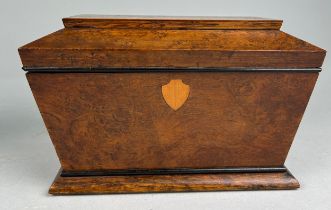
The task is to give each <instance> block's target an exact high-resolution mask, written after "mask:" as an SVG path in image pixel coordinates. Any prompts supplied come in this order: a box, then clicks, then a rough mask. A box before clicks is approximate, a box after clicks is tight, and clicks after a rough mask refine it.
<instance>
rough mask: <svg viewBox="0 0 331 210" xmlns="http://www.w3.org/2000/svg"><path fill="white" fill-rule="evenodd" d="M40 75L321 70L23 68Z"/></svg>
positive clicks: (310, 69)
mask: <svg viewBox="0 0 331 210" xmlns="http://www.w3.org/2000/svg"><path fill="white" fill-rule="evenodd" d="M22 69H23V70H24V71H27V72H38V73H43V72H44V73H135V72H136V73H137V72H139V73H151V72H158V73H160V72H320V71H321V70H322V69H321V68H279V69H277V68H170V67H169V68H71V67H63V68H57V67H42V68H40V67H23V68H22Z"/></svg>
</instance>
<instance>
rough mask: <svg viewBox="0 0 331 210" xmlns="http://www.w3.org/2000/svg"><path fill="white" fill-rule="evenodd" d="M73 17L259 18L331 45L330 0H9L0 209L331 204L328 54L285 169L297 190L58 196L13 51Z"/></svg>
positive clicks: (46, 145)
mask: <svg viewBox="0 0 331 210" xmlns="http://www.w3.org/2000/svg"><path fill="white" fill-rule="evenodd" d="M76 14H112V15H114V14H122V15H126V14H127V15H190V16H192V15H193V16H194V15H197V16H203V15H206V16H260V17H269V18H279V19H283V20H284V23H283V27H282V30H284V31H286V32H288V33H290V34H292V35H295V36H297V37H299V38H301V39H304V40H307V41H309V42H311V43H313V44H315V45H317V46H320V47H322V48H324V49H326V50H328V49H331V41H330V38H331V30H330V26H331V25H330V20H331V1H330V0H310V1H304V0H272V1H267V0H250V1H247V0H241V1H239V0H232V1H221V0H215V1H212V0H204V1H193V0H190V1H181V0H176V1H174V0H162V1H160V0H154V1H152V0H150V1H148V0H140V1H128V0H120V1H111V0H108V1H106V0H104V1H102V0H94V1H84V0H74V1H70V0H57V1H46V0H26V1H24V0H22V1H18V0H11V1H9V0H8V1H3V0H1V2H0V16H1V17H0V21H1V22H0V30H1V33H0V42H1V43H0V68H1V69H0V209H56V210H58V209H76V210H78V209H100V210H101V209H117V210H118V209H190V210H193V209H200V210H201V209H244V208H245V209H255V210H256V209H319V210H322V209H331V197H330V194H331V187H330V186H331V184H330V183H331V175H330V174H331V154H330V151H331V148H330V147H331V139H330V138H331V126H330V122H331V111H330V110H331V106H330V105H331V99H330V89H331V69H330V59H329V57H330V56H327V57H326V60H325V63H324V66H323V69H324V70H323V71H322V73H321V74H320V77H319V79H318V82H317V84H316V87H315V90H314V92H313V95H312V97H311V100H310V102H309V105H308V108H307V110H306V113H305V116H304V118H303V122H302V123H301V125H300V128H299V130H298V133H297V135H296V137H295V141H294V144H293V145H292V148H291V150H290V153H289V156H288V159H287V161H286V166H287V167H288V168H289V169H290V170H291V171H292V173H293V174H294V175H295V176H296V178H297V179H298V180H299V181H300V183H301V188H300V189H299V190H295V191H250V192H209V193H171V194H169V193H168V194H131V195H98V196H66V197H56V196H50V195H48V194H47V190H48V188H49V186H50V184H51V183H52V181H53V178H54V176H55V175H56V173H57V170H58V169H59V167H60V165H59V162H58V160H57V157H56V154H55V151H54V149H53V146H52V144H51V141H50V139H49V137H48V134H47V132H46V129H45V127H44V124H43V122H42V119H41V116H40V114H39V112H38V109H37V106H36V104H35V102H34V99H33V97H32V94H31V91H30V89H29V86H28V84H27V82H26V79H25V75H24V72H23V71H22V70H21V62H20V59H19V56H18V53H17V48H18V47H19V46H21V45H23V44H26V43H28V42H31V41H33V40H35V39H37V38H40V37H41V36H44V35H46V34H48V33H50V32H53V31H55V30H58V29H60V28H62V27H63V26H62V22H61V18H62V17H67V16H71V15H76Z"/></svg>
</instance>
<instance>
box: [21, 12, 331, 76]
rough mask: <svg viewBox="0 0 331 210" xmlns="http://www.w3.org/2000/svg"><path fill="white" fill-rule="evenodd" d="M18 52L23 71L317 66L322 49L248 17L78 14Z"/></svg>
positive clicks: (275, 25) (268, 22)
mask: <svg viewBox="0 0 331 210" xmlns="http://www.w3.org/2000/svg"><path fill="white" fill-rule="evenodd" d="M63 23H64V26H65V28H64V29H61V30H59V31H56V32H54V33H51V34H49V35H47V36H45V37H42V38H40V39H38V40H36V41H34V42H31V43H29V44H27V45H24V46H23V47H21V48H19V54H20V56H21V60H22V63H23V68H25V69H26V70H35V69H39V70H49V69H53V70H56V69H71V70H74V69H77V70H78V69H89V70H94V69H113V68H116V69H127V68H132V69H140V68H144V69H159V68H173V69H177V68H178V69H182V68H184V69H186V68H189V69H195V68H197V69H201V68H207V69H208V68H212V69H215V68H216V69H218V68H222V69H233V68H256V69H265V68H291V69H292V68H293V69H295V68H318V67H321V66H322V63H323V60H324V57H325V53H326V51H325V50H323V49H321V48H318V47H316V46H314V45H312V44H310V43H308V42H305V41H303V40H300V39H298V38H296V37H293V36H291V35H289V34H287V33H284V32H282V31H280V27H281V25H282V21H281V20H274V19H264V18H253V17H149V16H95V15H80V16H73V17H69V18H64V19H63Z"/></svg>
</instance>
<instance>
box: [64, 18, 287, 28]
mask: <svg viewBox="0 0 331 210" xmlns="http://www.w3.org/2000/svg"><path fill="white" fill-rule="evenodd" d="M282 22H283V21H282V20H275V19H266V18H258V17H197V16H193V17H189V16H186V17H185V16H182V17H180V16H178V17H176V16H121V15H117V16H116V15H115V16H113V15H78V16H73V17H69V18H63V24H64V26H65V27H66V28H107V29H162V30H174V29H175V30H178V29H180V30H206V29H207V30H220V29H246V30H247V29H260V30H261V29H265V30H279V29H280V27H281V25H282Z"/></svg>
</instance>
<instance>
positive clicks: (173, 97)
mask: <svg viewBox="0 0 331 210" xmlns="http://www.w3.org/2000/svg"><path fill="white" fill-rule="evenodd" d="M189 93H190V86H189V85H186V84H184V83H183V81H182V80H181V79H175V80H171V81H170V82H169V83H168V84H166V85H163V86H162V95H163V98H164V100H165V102H166V103H167V104H168V105H169V106H170V107H171V108H172V109H173V110H178V109H179V108H180V107H181V106H183V104H184V103H185V101H186V100H187V98H188V96H189Z"/></svg>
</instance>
